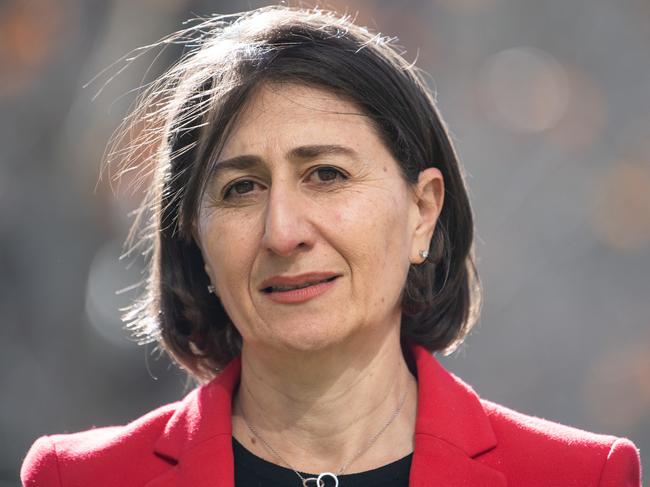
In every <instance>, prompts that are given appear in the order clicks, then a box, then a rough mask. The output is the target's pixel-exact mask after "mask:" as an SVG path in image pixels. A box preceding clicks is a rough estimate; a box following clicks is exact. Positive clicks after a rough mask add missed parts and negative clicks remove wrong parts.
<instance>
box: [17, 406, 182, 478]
mask: <svg viewBox="0 0 650 487" xmlns="http://www.w3.org/2000/svg"><path fill="white" fill-rule="evenodd" d="M178 404H179V403H172V404H168V405H165V406H162V407H160V408H158V409H155V410H153V411H151V412H149V413H148V414H146V415H144V416H142V417H140V418H138V419H136V420H135V421H133V422H131V423H129V424H127V425H123V426H111V427H104V428H94V429H91V430H88V431H82V432H79V433H73V434H61V435H51V436H43V437H41V438H39V439H38V440H36V442H34V444H33V445H32V447H31V448H30V450H29V452H28V453H27V456H26V457H25V460H24V462H23V465H22V468H21V471H20V477H21V479H22V481H23V485H24V486H25V487H31V486H39V487H40V486H47V487H49V486H60V485H75V481H74V478H92V476H89V475H88V474H89V473H91V472H95V473H98V472H102V471H105V470H106V469H109V468H110V466H111V465H115V464H117V463H118V462H122V461H123V462H124V464H131V465H133V460H134V459H135V458H149V459H151V457H150V456H147V455H145V452H150V451H151V450H152V447H153V444H154V443H155V441H156V439H157V438H158V437H159V436H160V435H161V433H162V431H163V430H164V428H165V426H166V424H167V422H168V421H169V419H170V417H171V416H172V415H173V414H174V412H175V411H176V409H177V407H178ZM149 463H150V464H142V463H138V465H137V472H136V470H134V472H129V473H128V474H129V475H147V474H152V475H153V474H155V471H156V470H157V469H158V468H162V467H163V466H164V462H163V461H162V460H161V464H160V465H159V466H158V465H156V464H155V463H156V462H155V461H150V462H149ZM71 467H74V468H71ZM123 485H126V484H123Z"/></svg>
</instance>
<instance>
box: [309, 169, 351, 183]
mask: <svg viewBox="0 0 650 487" xmlns="http://www.w3.org/2000/svg"><path fill="white" fill-rule="evenodd" d="M314 178H316V181H315V182H318V183H330V182H334V181H336V180H337V179H347V176H346V175H345V174H343V172H342V171H340V170H339V169H336V168H335V167H330V166H323V167H318V168H316V169H315V170H313V171H312V172H311V174H310V175H309V179H310V180H313V179H314Z"/></svg>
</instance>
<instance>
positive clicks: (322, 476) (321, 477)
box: [317, 472, 339, 487]
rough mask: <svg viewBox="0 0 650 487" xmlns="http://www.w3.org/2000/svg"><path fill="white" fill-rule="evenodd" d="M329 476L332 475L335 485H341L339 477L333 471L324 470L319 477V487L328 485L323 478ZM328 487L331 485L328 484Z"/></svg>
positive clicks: (337, 486) (336, 486)
mask: <svg viewBox="0 0 650 487" xmlns="http://www.w3.org/2000/svg"><path fill="white" fill-rule="evenodd" d="M327 477H331V478H333V479H334V487H339V479H338V477H337V476H336V475H334V474H333V473H332V472H323V473H322V474H320V475H319V476H318V479H317V480H318V487H326V484H325V480H323V479H325V478H327ZM327 487H329V486H327Z"/></svg>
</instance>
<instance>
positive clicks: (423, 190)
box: [410, 167, 445, 264]
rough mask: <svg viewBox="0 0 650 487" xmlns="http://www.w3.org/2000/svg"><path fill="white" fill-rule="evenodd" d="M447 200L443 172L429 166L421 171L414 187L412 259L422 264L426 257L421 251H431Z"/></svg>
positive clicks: (412, 261) (413, 262)
mask: <svg viewBox="0 0 650 487" xmlns="http://www.w3.org/2000/svg"><path fill="white" fill-rule="evenodd" d="M444 200H445V181H444V178H443V177H442V172H440V169H438V168H436V167H429V168H427V169H425V170H424V171H421V172H420V175H419V176H418V182H417V183H416V184H415V186H414V187H413V201H414V204H415V206H414V211H415V218H414V223H413V233H412V241H411V252H410V261H411V263H412V264H421V263H422V262H424V260H425V258H423V257H422V256H421V255H420V252H421V251H423V250H425V251H427V252H428V251H429V247H430V245H431V237H432V236H433V231H434V229H435V228H436V222H437V221H438V217H439V216H440V212H441V211H442V205H443V203H444Z"/></svg>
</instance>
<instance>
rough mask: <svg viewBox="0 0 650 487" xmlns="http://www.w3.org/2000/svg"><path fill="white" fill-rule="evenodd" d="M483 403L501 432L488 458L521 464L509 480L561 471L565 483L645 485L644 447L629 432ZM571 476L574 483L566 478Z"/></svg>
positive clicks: (492, 421) (513, 470) (496, 429)
mask: <svg viewBox="0 0 650 487" xmlns="http://www.w3.org/2000/svg"><path fill="white" fill-rule="evenodd" d="M481 404H482V405H483V409H484V410H485V412H486V414H487V416H488V418H489V419H490V423H491V425H492V429H493V431H494V434H495V436H496V438H497V447H496V448H495V449H494V450H493V451H492V452H489V453H488V454H486V455H485V457H486V461H487V462H488V463H495V464H501V465H502V466H503V465H505V464H508V465H512V466H516V468H512V469H511V470H512V472H509V473H510V475H508V478H509V480H510V479H513V478H515V477H520V478H522V479H523V478H527V479H530V478H535V477H536V476H539V475H542V473H543V475H544V478H546V479H548V477H549V476H556V477H557V479H558V481H560V480H562V481H563V482H564V483H563V485H600V486H608V485H611V486H615V485H616V486H619V485H626V486H627V485H629V486H639V485H641V484H640V460H639V452H638V450H637V448H636V446H635V445H634V443H632V442H631V441H630V440H628V439H627V438H618V437H615V436H610V435H602V434H596V433H591V432H588V431H584V430H581V429H578V428H573V427H571V426H566V425H562V424H559V423H556V422H553V421H549V420H546V419H543V418H538V417H535V416H530V415H527V414H523V413H520V412H517V411H514V410H512V409H509V408H507V407H505V406H502V405H500V404H496V403H494V402H491V401H487V400H485V399H481ZM506 460H507V461H506ZM571 477H574V478H575V479H576V480H575V482H574V483H571V482H570V481H567V480H568V479H570V478H571ZM538 478H539V477H538ZM587 479H588V480H589V481H588V482H587V483H585V482H586V480H587Z"/></svg>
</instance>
